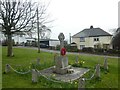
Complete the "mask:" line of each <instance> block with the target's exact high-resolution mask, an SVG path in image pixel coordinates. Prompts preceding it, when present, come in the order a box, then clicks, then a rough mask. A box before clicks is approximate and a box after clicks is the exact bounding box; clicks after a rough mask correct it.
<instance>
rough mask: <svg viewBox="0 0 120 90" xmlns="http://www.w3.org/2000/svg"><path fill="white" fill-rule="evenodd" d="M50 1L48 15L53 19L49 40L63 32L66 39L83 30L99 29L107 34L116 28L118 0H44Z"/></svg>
mask: <svg viewBox="0 0 120 90" xmlns="http://www.w3.org/2000/svg"><path fill="white" fill-rule="evenodd" d="M46 1H47V2H49V1H50V5H49V7H48V13H49V14H50V15H51V17H52V18H54V19H55V21H54V22H52V26H53V28H51V30H52V34H51V38H52V39H57V38H58V34H59V33H60V32H63V33H64V34H65V37H66V39H67V40H68V39H69V33H71V35H74V34H76V33H78V32H80V31H81V30H83V29H85V28H89V27H90V25H93V27H100V28H102V29H103V30H105V31H107V32H109V30H110V29H113V28H117V27H118V1H119V0H46Z"/></svg>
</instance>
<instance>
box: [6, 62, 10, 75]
mask: <svg viewBox="0 0 120 90" xmlns="http://www.w3.org/2000/svg"><path fill="white" fill-rule="evenodd" d="M8 72H10V66H9V64H6V66H5V73H8Z"/></svg>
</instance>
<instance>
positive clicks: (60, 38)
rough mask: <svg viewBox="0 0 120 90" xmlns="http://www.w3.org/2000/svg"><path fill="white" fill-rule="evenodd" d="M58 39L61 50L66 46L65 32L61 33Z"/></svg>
mask: <svg viewBox="0 0 120 90" xmlns="http://www.w3.org/2000/svg"><path fill="white" fill-rule="evenodd" d="M58 39H59V40H60V50H61V49H62V48H64V39H65V36H64V34H63V33H60V34H59V36H58Z"/></svg>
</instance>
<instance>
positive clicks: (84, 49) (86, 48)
mask: <svg viewBox="0 0 120 90" xmlns="http://www.w3.org/2000/svg"><path fill="white" fill-rule="evenodd" d="M82 51H83V52H91V53H92V52H94V48H92V47H84V48H83V49H82Z"/></svg>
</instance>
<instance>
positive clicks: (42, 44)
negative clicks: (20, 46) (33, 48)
mask: <svg viewBox="0 0 120 90" xmlns="http://www.w3.org/2000/svg"><path fill="white" fill-rule="evenodd" d="M48 47H49V46H48V45H47V44H44V43H40V48H48Z"/></svg>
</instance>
